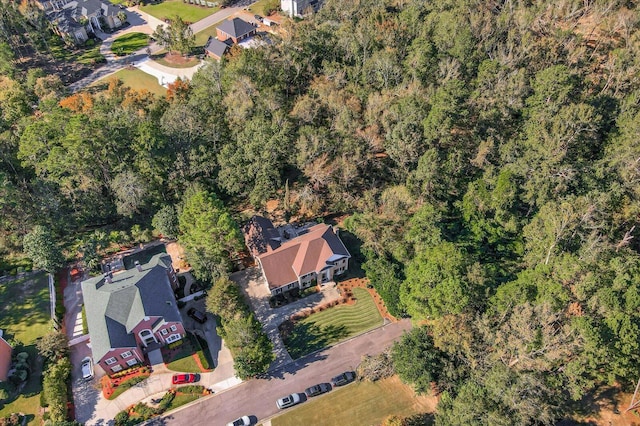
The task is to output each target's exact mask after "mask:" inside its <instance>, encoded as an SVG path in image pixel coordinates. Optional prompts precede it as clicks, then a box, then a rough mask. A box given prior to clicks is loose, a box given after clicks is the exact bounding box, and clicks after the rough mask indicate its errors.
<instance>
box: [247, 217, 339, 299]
mask: <svg viewBox="0 0 640 426" xmlns="http://www.w3.org/2000/svg"><path fill="white" fill-rule="evenodd" d="M244 236H245V243H246V244H247V247H248V248H249V250H250V251H251V253H252V254H253V257H254V258H255V259H256V261H257V262H258V264H259V265H260V268H261V270H262V275H263V276H264V279H265V281H266V282H267V286H268V287H269V291H270V292H271V294H272V295H277V294H281V293H283V292H286V291H290V290H292V289H294V288H297V289H304V288H307V287H311V286H312V285H315V284H317V283H321V284H322V283H326V282H329V281H332V280H333V279H334V277H335V276H337V275H341V274H343V273H344V272H345V271H346V270H347V269H348V268H349V259H350V258H351V255H350V254H349V251H348V250H347V248H346V247H345V246H344V244H343V243H342V241H341V240H340V237H339V236H338V234H336V232H335V230H334V229H333V227H332V226H329V225H326V224H319V225H313V226H310V227H301V228H295V227H293V226H291V225H288V226H285V227H281V228H275V227H274V226H273V224H272V223H271V221H270V220H269V219H266V218H264V217H260V216H254V217H253V218H252V219H251V221H249V223H248V224H247V225H246V226H245V227H244Z"/></svg>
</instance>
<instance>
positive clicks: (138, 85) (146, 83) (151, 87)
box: [91, 68, 167, 96]
mask: <svg viewBox="0 0 640 426" xmlns="http://www.w3.org/2000/svg"><path fill="white" fill-rule="evenodd" d="M113 77H115V78H118V79H120V80H122V83H124V85H125V86H127V87H130V88H132V89H135V90H142V89H147V90H148V91H149V92H151V93H153V94H154V95H159V96H164V95H166V94H167V89H165V88H164V87H162V86H160V84H159V83H158V79H157V78H156V77H154V76H152V75H149V74H147V73H146V72H144V71H140V70H139V69H138V68H134V69H122V70H120V71H118V72H117V73H115V74H112V75H110V76H108V77H105V78H103V79H101V80H98V81H96V82H95V83H93V84H92V85H91V86H98V87H100V86H104V89H105V90H106V87H107V84H108V81H109V80H110V79H111V78H113Z"/></svg>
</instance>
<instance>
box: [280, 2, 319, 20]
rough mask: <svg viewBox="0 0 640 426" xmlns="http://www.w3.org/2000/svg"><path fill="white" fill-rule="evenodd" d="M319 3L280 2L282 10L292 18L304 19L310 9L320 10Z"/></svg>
mask: <svg viewBox="0 0 640 426" xmlns="http://www.w3.org/2000/svg"><path fill="white" fill-rule="evenodd" d="M319 3H320V1H319V0H280V9H282V11H283V12H284V13H286V14H287V15H289V16H291V17H292V18H293V17H302V16H303V15H304V14H305V13H307V12H308V11H309V7H311V8H312V9H313V10H318V6H319Z"/></svg>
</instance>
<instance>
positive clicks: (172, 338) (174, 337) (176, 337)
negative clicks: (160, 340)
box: [165, 334, 182, 343]
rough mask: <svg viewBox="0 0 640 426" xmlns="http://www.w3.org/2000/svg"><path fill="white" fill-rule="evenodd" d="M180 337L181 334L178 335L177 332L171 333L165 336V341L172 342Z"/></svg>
mask: <svg viewBox="0 0 640 426" xmlns="http://www.w3.org/2000/svg"><path fill="white" fill-rule="evenodd" d="M180 339H182V336H180V335H179V334H172V335H171V336H169V337H167V338H166V339H165V341H166V342H167V343H173V342H175V341H176V340H180Z"/></svg>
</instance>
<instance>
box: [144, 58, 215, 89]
mask: <svg viewBox="0 0 640 426" xmlns="http://www.w3.org/2000/svg"><path fill="white" fill-rule="evenodd" d="M203 65H204V62H200V63H199V64H198V65H196V66H194V67H191V68H171V67H166V66H164V65H160V64H159V63H157V62H156V61H153V60H151V59H149V58H148V57H147V58H145V59H142V60H141V61H138V62H136V63H135V67H136V68H138V69H139V70H140V71H143V72H145V73H147V74H149V75H152V76H154V77H156V78H157V79H158V84H159V85H161V86H163V87H167V86H168V85H169V84H171V83H173V82H174V81H176V80H177V79H178V78H181V79H182V80H184V79H188V80H191V79H192V78H193V75H194V74H195V73H196V72H197V71H198V70H199V69H200V67H202V66H203Z"/></svg>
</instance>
